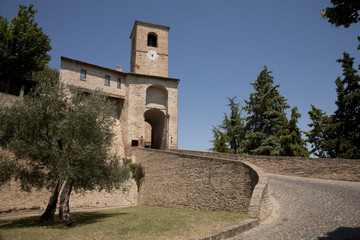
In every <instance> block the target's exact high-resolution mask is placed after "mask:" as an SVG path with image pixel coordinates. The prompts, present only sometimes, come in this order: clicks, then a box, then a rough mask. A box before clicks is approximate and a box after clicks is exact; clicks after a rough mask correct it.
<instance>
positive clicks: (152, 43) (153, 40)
mask: <svg viewBox="0 0 360 240" xmlns="http://www.w3.org/2000/svg"><path fill="white" fill-rule="evenodd" d="M147 45H148V46H149V47H157V36H156V34H155V33H149V34H148V38H147Z"/></svg>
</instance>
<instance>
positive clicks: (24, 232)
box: [0, 206, 247, 240]
mask: <svg viewBox="0 0 360 240" xmlns="http://www.w3.org/2000/svg"><path fill="white" fill-rule="evenodd" d="M72 218H73V220H74V224H73V226H72V227H67V226H66V225H65V224H64V223H62V222H55V223H52V224H41V225H40V224H39V223H38V221H39V217H27V218H22V219H15V220H0V239H4V240H5V239H25V238H26V239H29V240H31V239H42V240H45V239H67V240H71V239H74V240H75V239H76V240H78V239H133V240H137V239H149V240H150V239H188V238H191V237H196V236H200V235H204V234H207V233H210V232H213V231H216V230H219V229H221V228H224V227H227V226H230V225H232V224H235V223H238V222H240V221H242V220H245V219H246V218H247V216H246V215H245V214H238V213H228V212H209V211H201V210H185V209H174V208H160V207H144V206H138V207H129V208H118V209H110V210H101V211H91V212H75V213H72Z"/></svg>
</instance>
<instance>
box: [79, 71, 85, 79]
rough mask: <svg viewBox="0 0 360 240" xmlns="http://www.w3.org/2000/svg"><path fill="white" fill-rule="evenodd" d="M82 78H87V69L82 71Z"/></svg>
mask: <svg viewBox="0 0 360 240" xmlns="http://www.w3.org/2000/svg"><path fill="white" fill-rule="evenodd" d="M80 79H86V70H81V71H80Z"/></svg>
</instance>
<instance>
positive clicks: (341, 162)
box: [174, 150, 360, 182]
mask: <svg viewBox="0 0 360 240" xmlns="http://www.w3.org/2000/svg"><path fill="white" fill-rule="evenodd" d="M174 151H178V152H181V153H189V154H196V155H201V156H211V157H219V158H225V159H232V160H236V161H246V162H248V163H251V164H254V165H256V166H257V167H260V168H261V169H263V170H264V171H265V172H266V173H273V174H281V175H290V176H297V177H309V178H319V179H329V180H341V181H353V182H360V160H359V159H339V158H306V157H285V156H264V155H242V154H225V153H214V152H200V151H189V150H174Z"/></svg>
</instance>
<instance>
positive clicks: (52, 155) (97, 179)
mask: <svg viewBox="0 0 360 240" xmlns="http://www.w3.org/2000/svg"><path fill="white" fill-rule="evenodd" d="M113 111H114V108H113V106H112V105H111V103H110V102H108V101H107V100H106V97H104V96H102V95H101V93H100V92H95V93H92V94H90V95H88V96H85V95H84V94H83V93H81V92H79V91H77V90H76V89H72V90H71V92H70V93H69V92H68V90H66V89H65V87H64V86H62V84H61V83H59V81H57V79H49V78H46V77H45V79H41V81H40V82H39V84H38V86H37V88H36V89H34V91H33V92H32V93H31V94H29V95H28V96H25V97H24V98H23V100H18V101H16V102H15V103H14V104H13V105H12V106H11V107H6V108H1V109H0V121H1V123H2V124H1V126H0V145H1V146H2V147H3V148H4V149H7V150H9V151H10V152H12V153H13V154H14V156H15V158H7V159H3V160H2V164H1V166H3V167H2V168H1V170H4V171H5V170H7V171H5V172H6V174H7V175H6V176H8V178H7V179H2V182H3V183H4V182H5V180H9V178H14V179H17V180H19V181H20V183H21V184H22V187H23V189H25V190H29V189H30V188H31V187H38V188H42V187H48V188H52V189H55V190H54V194H53V198H54V199H53V201H55V200H56V202H57V197H58V194H59V191H60V189H61V186H62V185H63V184H65V187H64V190H63V193H64V191H65V193H64V196H68V195H70V192H71V190H72V189H80V190H81V189H83V190H93V189H96V188H97V189H107V190H111V189H113V188H119V187H120V184H121V183H123V182H124V181H126V180H127V179H128V177H129V169H128V168H127V167H126V166H121V165H120V164H119V159H118V158H117V157H116V156H113V155H111V154H110V151H109V150H110V147H111V145H112V139H113V136H114V134H113V131H112V127H113V124H114V119H113V118H112V117H111V116H112V114H113ZM9 170H11V171H10V173H9ZM66 191H67V192H66ZM67 200H68V199H67ZM65 201H66V199H65ZM56 202H55V207H56ZM64 204H65V206H68V203H66V202H65V203H64ZM49 205H50V202H49ZM52 210H54V208H52ZM45 221H51V216H50V217H47V218H46V219H45Z"/></svg>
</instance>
